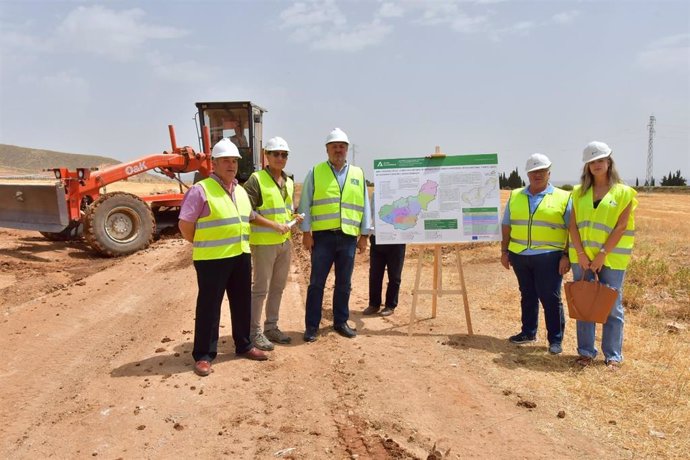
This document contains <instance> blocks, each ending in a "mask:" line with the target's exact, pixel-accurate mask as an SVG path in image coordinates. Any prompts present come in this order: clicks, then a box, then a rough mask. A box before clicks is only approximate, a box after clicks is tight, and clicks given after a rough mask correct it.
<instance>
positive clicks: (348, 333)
mask: <svg viewBox="0 0 690 460" xmlns="http://www.w3.org/2000/svg"><path fill="white" fill-rule="evenodd" d="M333 329H335V332H337V333H338V334H340V335H342V336H343V337H347V338H348V339H353V338H355V337H357V332H356V331H355V330H354V329H352V328H351V327H350V326H348V325H347V323H343V324H338V325H336V326H333Z"/></svg>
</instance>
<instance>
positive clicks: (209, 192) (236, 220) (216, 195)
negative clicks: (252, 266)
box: [192, 177, 252, 260]
mask: <svg viewBox="0 0 690 460" xmlns="http://www.w3.org/2000/svg"><path fill="white" fill-rule="evenodd" d="M198 184H199V185H200V186H201V187H202V188H203V189H204V193H205V194H206V201H207V202H208V207H209V209H210V210H211V213H210V214H209V215H208V216H206V217H202V218H200V219H199V220H197V221H196V230H195V231H194V243H193V244H194V249H193V250H192V258H193V259H194V260H215V259H225V258H228V257H235V256H238V255H240V254H242V253H243V252H246V253H249V252H250V249H249V232H250V230H249V216H250V215H251V212H252V204H251V202H250V201H249V196H247V192H246V191H245V190H244V189H243V188H242V187H241V186H239V185H236V186H235V202H236V203H237V204H235V203H233V201H232V199H231V198H230V195H229V194H228V192H227V191H226V190H225V189H224V188H223V186H222V185H220V184H219V183H218V182H217V181H216V180H214V179H212V178H210V177H209V178H206V179H204V180H202V181H200V182H199V183H198Z"/></svg>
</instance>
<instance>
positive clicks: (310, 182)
mask: <svg viewBox="0 0 690 460" xmlns="http://www.w3.org/2000/svg"><path fill="white" fill-rule="evenodd" d="M327 163H328V166H330V167H331V171H333V174H335V178H336V179H337V180H338V185H340V191H341V192H342V191H343V186H344V185H345V178H346V177H347V171H348V170H349V168H350V164H349V163H347V162H345V166H343V168H342V169H341V170H340V171H336V170H335V168H334V167H333V165H332V164H331V162H330V161H328V162H327ZM363 187H364V213H363V214H362V222H360V224H359V231H360V233H361V234H362V235H368V234H369V229H370V227H371V206H370V205H369V192H368V191H367V181H366V180H365V181H364V185H363ZM313 199H314V168H311V169H310V170H309V172H308V173H307V177H306V178H305V179H304V183H303V184H302V195H301V197H300V200H299V207H298V208H297V212H298V213H304V220H303V221H302V223H301V224H300V226H299V228H300V229H301V230H302V231H303V232H309V231H311V204H312V201H313Z"/></svg>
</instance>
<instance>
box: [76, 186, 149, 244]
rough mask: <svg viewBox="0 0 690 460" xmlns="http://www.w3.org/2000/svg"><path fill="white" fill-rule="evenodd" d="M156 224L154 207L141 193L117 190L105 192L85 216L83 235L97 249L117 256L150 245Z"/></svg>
mask: <svg viewBox="0 0 690 460" xmlns="http://www.w3.org/2000/svg"><path fill="white" fill-rule="evenodd" d="M155 229H156V223H155V220H154V217H153V212H151V208H149V206H148V205H147V204H146V203H144V202H143V201H142V200H141V199H140V198H139V197H138V196H136V195H132V194H131V193H124V192H114V193H108V194H106V195H102V196H101V197H100V198H98V200H96V201H95V202H94V203H93V204H91V205H90V206H89V208H88V210H87V211H86V215H85V216H84V237H85V238H86V242H87V243H89V245H90V246H91V247H92V248H93V249H94V250H96V251H97V252H99V253H101V254H103V255H105V256H108V257H117V256H123V255H127V254H131V253H133V252H136V251H139V250H140V249H144V248H146V247H148V245H149V244H151V242H152V241H153V234H154V232H155Z"/></svg>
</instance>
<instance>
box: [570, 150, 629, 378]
mask: <svg viewBox="0 0 690 460" xmlns="http://www.w3.org/2000/svg"><path fill="white" fill-rule="evenodd" d="M582 161H583V163H585V165H584V169H583V171H582V177H581V181H580V185H576V186H575V188H574V189H573V218H572V219H571V221H570V226H569V230H570V239H571V244H570V260H571V262H572V264H573V278H574V279H576V280H579V279H582V277H583V273H584V274H585V277H586V279H592V278H593V277H594V272H596V273H598V275H599V280H600V281H601V282H602V283H605V284H607V285H609V286H610V287H612V288H615V289H616V290H618V299H617V300H616V304H615V305H614V306H613V309H612V310H611V313H610V315H609V317H608V319H607V320H606V323H605V324H604V326H603V328H602V329H603V330H602V335H601V348H602V352H603V353H604V359H605V362H606V366H607V368H609V369H611V370H616V369H618V366H619V365H620V363H621V362H622V361H623V351H622V350H623V323H624V318H623V304H622V297H623V279H624V278H625V269H626V268H627V266H628V263H629V262H630V255H631V254H632V248H633V244H634V235H635V208H637V198H636V197H635V195H637V192H636V191H635V190H634V189H632V188H631V187H628V186H627V185H625V184H623V183H622V181H621V179H620V176H619V175H618V171H616V165H615V163H614V162H613V158H612V157H611V148H610V147H609V146H608V145H606V144H605V143H603V142H596V141H595V142H590V143H589V144H587V146H586V147H585V149H584V151H583V153H582ZM595 329H596V324H595V323H590V322H586V321H578V322H577V352H578V354H579V355H580V357H579V358H578V359H577V363H578V364H580V365H582V366H587V365H588V364H590V363H591V362H592V360H594V358H595V357H596V356H597V349H596V346H595V343H594V342H595Z"/></svg>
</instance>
